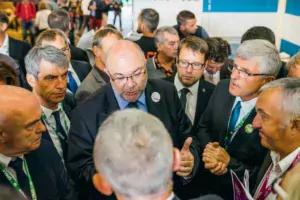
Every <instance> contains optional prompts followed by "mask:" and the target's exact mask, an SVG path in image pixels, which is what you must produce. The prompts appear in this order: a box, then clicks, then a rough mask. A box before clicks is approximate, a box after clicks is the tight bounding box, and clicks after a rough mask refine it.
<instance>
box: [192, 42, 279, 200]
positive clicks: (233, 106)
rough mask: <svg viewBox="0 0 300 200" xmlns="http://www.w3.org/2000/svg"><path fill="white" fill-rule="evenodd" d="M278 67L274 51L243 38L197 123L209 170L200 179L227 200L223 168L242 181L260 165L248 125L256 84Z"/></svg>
mask: <svg viewBox="0 0 300 200" xmlns="http://www.w3.org/2000/svg"><path fill="white" fill-rule="evenodd" d="M280 66H281V61H280V57H279V53H278V51H277V49H276V47H275V46H274V45H272V44H271V43H270V42H268V41H265V40H250V41H246V42H244V43H242V44H241V45H240V46H239V48H238V49H237V53H236V57H235V60H234V66H233V70H232V74H231V79H230V80H229V79H226V80H221V81H220V83H219V84H218V85H217V87H216V89H215V91H214V93H213V94H212V96H211V99H210V101H209V103H208V106H207V109H206V110H205V112H204V114H203V115H202V118H201V120H200V123H199V124H198V128H197V130H198V133H197V136H198V139H199V142H200V147H201V148H202V149H204V152H203V161H204V166H205V168H206V169H208V170H209V171H210V172H209V171H207V172H208V173H209V174H208V173H207V177H206V178H205V179H203V180H205V183H204V182H203V185H204V186H207V187H208V188H207V191H206V192H212V193H216V194H218V195H220V196H221V197H223V198H224V199H232V198H233V189H232V183H231V176H230V172H229V171H228V170H233V171H234V172H235V173H236V174H237V175H238V177H239V178H240V179H241V180H242V179H243V176H244V172H245V169H248V170H250V179H252V180H254V182H255V175H256V173H255V170H254V169H255V168H256V167H258V168H259V167H260V166H261V164H262V161H263V159H264V157H265V154H266V149H265V148H263V147H262V146H261V144H260V138H259V135H258V132H257V130H253V128H252V125H251V123H252V121H253V118H254V116H255V114H256V112H255V109H254V106H255V103H256V101H257V95H258V91H259V89H260V87H261V86H262V85H264V84H266V83H268V82H270V81H272V80H274V79H275V77H276V75H277V73H278V72H279V70H280ZM212 142H213V143H212ZM206 180H209V181H206ZM209 182H210V183H209ZM254 182H251V183H250V188H253V184H254ZM203 189H205V188H203Z"/></svg>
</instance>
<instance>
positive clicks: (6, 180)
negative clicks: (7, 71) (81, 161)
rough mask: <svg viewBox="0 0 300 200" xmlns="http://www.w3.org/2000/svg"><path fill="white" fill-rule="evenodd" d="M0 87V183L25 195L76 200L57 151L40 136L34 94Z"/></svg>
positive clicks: (39, 123)
mask: <svg viewBox="0 0 300 200" xmlns="http://www.w3.org/2000/svg"><path fill="white" fill-rule="evenodd" d="M0 91H1V94H5V95H1V97H0V105H1V106H0V115H1V118H2V120H1V122H0V140H1V142H0V168H1V173H0V183H1V185H5V186H7V187H10V188H12V189H14V190H16V191H17V192H18V193H20V195H22V197H23V198H25V197H26V199H49V200H50V199H51V200H57V199H64V200H74V199H75V200H76V199H77V196H76V195H75V193H74V189H73V188H72V186H71V184H70V180H69V177H68V175H67V172H66V170H65V168H64V165H63V164H62V162H61V160H60V158H59V156H58V154H57V152H56V151H55V149H54V148H53V146H52V145H49V144H48V142H47V141H43V140H42V139H41V136H42V133H43V132H44V131H45V126H44V125H43V123H42V122H41V120H40V119H41V115H42V109H41V108H40V106H39V102H38V100H37V98H36V97H35V95H34V94H32V93H31V92H29V91H27V90H25V89H22V88H19V87H14V86H1V87H0ZM16 113H17V115H16Z"/></svg>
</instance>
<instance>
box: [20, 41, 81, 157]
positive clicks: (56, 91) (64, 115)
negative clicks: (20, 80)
mask: <svg viewBox="0 0 300 200" xmlns="http://www.w3.org/2000/svg"><path fill="white" fill-rule="evenodd" d="M25 63H26V69H27V76H26V77H27V81H28V83H29V84H30V86H31V87H32V91H33V93H34V94H35V95H36V97H37V98H38V99H39V102H40V104H41V107H42V110H43V114H42V121H43V123H44V124H45V126H46V128H47V129H46V131H45V133H44V134H43V138H45V139H47V140H48V141H50V142H51V143H52V145H53V146H54V147H55V148H56V150H57V152H58V154H59V155H60V156H61V158H62V160H63V161H64V159H65V158H66V157H67V146H68V132H69V127H70V120H69V119H70V112H71V110H72V109H73V108H74V107H75V100H74V96H73V95H72V94H68V95H66V90H67V82H68V76H67V74H68V67H69V61H68V58H67V57H66V55H65V54H64V52H62V51H61V50H59V49H57V48H55V47H53V46H45V47H34V48H33V49H31V50H30V51H29V53H28V54H27V56H26V58H25Z"/></svg>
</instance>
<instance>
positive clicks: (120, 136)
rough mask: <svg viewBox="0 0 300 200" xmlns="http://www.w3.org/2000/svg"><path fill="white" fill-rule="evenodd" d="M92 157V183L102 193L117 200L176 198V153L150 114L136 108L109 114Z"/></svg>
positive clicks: (166, 132)
mask: <svg viewBox="0 0 300 200" xmlns="http://www.w3.org/2000/svg"><path fill="white" fill-rule="evenodd" d="M116 146H117V147H121V148H116ZM161 147H163V148H161ZM93 157H94V162H95V166H96V169H97V173H96V174H95V175H94V177H93V183H94V186H95V188H96V189H97V190H98V191H99V192H101V193H103V194H106V195H111V194H112V193H114V194H116V196H117V198H118V199H120V200H121V199H126V197H127V198H130V199H145V200H146V199H163V200H165V199H169V200H177V199H178V198H177V197H176V196H175V195H174V193H173V191H172V188H171V187H172V186H171V185H172V172H173V171H177V170H178V168H179V165H180V164H179V162H180V153H179V150H178V149H177V148H173V144H172V139H171V137H170V134H169V133H168V131H167V130H166V128H165V126H164V125H163V123H161V121H160V120H159V119H157V118H156V117H154V116H153V115H150V114H148V113H146V112H143V111H141V110H138V109H127V110H122V111H117V112H115V113H114V114H112V115H111V116H110V117H108V118H107V119H106V120H105V121H104V122H103V125H102V126H101V127H100V129H99V131H98V134H97V138H96V140H95V144H94V155H93ZM132 158H134V161H133V160H132ZM120 177H123V178H120Z"/></svg>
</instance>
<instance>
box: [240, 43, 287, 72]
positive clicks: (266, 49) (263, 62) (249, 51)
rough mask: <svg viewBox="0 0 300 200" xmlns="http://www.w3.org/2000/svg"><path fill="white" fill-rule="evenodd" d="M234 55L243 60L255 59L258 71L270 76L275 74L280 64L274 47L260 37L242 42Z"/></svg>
mask: <svg viewBox="0 0 300 200" xmlns="http://www.w3.org/2000/svg"><path fill="white" fill-rule="evenodd" d="M236 57H239V58H242V59H244V60H252V59H255V60H257V63H258V68H259V71H260V73H262V74H268V75H270V76H277V74H278V73H279V71H280V68H281V65H282V63H281V60H280V56H279V51H278V50H277V49H276V47H275V46H274V45H273V44H272V43H270V42H268V41H266V40H261V39H257V40H248V41H245V42H243V43H242V44H241V45H240V46H239V47H238V49H237V51H236Z"/></svg>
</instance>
